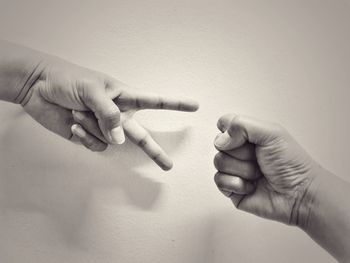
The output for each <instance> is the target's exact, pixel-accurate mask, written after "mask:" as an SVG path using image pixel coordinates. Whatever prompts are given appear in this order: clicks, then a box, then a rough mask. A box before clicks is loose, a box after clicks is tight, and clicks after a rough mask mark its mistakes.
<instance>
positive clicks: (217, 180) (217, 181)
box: [214, 173, 221, 188]
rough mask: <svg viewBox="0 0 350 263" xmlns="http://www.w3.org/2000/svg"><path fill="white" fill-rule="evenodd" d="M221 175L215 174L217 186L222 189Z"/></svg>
mask: <svg viewBox="0 0 350 263" xmlns="http://www.w3.org/2000/svg"><path fill="white" fill-rule="evenodd" d="M220 177H221V176H220V173H215V175H214V182H215V184H216V185H217V186H218V187H219V188H220V186H221V180H220Z"/></svg>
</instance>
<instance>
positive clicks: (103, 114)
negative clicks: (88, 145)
mask: <svg viewBox="0 0 350 263" xmlns="http://www.w3.org/2000/svg"><path fill="white" fill-rule="evenodd" d="M83 102H84V104H85V105H86V106H87V107H88V108H89V109H91V110H92V111H93V113H94V114H95V116H96V119H97V120H98V124H99V126H100V129H101V131H102V133H103V135H104V137H105V138H106V140H107V141H108V142H109V143H112V144H122V143H124V141H125V136H124V131H123V129H122V126H121V122H120V111H119V108H118V106H117V105H116V104H115V103H114V102H113V100H112V99H111V98H110V97H109V96H108V95H107V93H106V92H105V91H104V90H101V89H86V92H85V94H84V97H83Z"/></svg>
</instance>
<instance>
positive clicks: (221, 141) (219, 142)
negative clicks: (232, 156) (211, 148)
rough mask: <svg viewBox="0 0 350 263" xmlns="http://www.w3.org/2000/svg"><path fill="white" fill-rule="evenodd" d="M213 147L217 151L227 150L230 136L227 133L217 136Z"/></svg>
mask: <svg viewBox="0 0 350 263" xmlns="http://www.w3.org/2000/svg"><path fill="white" fill-rule="evenodd" d="M214 145H215V147H216V148H217V149H219V150H227V149H226V148H227V146H228V145H230V135H229V134H228V133H227V132H224V133H222V134H219V135H217V136H216V138H215V141H214Z"/></svg>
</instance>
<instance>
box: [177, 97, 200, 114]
mask: <svg viewBox="0 0 350 263" xmlns="http://www.w3.org/2000/svg"><path fill="white" fill-rule="evenodd" d="M180 108H181V110H183V111H188V112H195V111H197V110H198V109H199V103H198V102H197V101H195V100H191V99H186V100H183V101H182V103H181V104H180Z"/></svg>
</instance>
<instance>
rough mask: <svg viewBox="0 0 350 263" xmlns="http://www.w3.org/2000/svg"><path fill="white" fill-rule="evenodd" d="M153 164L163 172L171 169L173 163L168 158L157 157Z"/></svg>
mask: <svg viewBox="0 0 350 263" xmlns="http://www.w3.org/2000/svg"><path fill="white" fill-rule="evenodd" d="M155 162H156V163H157V164H158V165H159V167H160V168H161V169H162V170H163V171H169V170H171V169H172V168H173V166H174V164H173V161H172V160H171V159H170V158H169V157H168V156H165V155H164V156H159V157H158V158H157V159H156V160H155Z"/></svg>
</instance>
